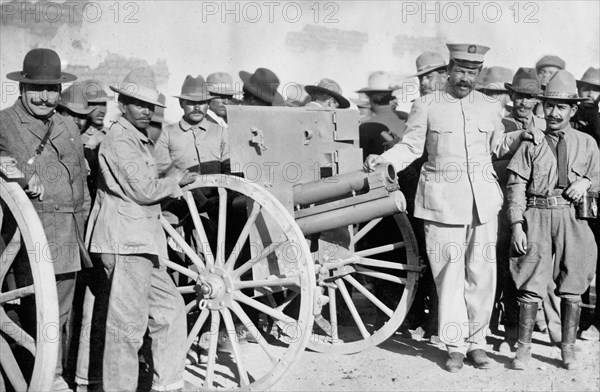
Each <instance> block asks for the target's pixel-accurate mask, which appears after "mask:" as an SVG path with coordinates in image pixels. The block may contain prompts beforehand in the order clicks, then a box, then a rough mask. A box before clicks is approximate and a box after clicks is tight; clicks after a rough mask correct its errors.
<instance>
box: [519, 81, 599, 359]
mask: <svg viewBox="0 0 600 392" xmlns="http://www.w3.org/2000/svg"><path fill="white" fill-rule="evenodd" d="M539 98H540V99H542V102H543V108H544V113H545V115H546V117H545V118H546V124H547V125H546V131H545V133H546V135H545V138H544V139H543V140H542V142H541V143H539V144H537V145H536V144H533V143H523V144H521V146H520V147H519V149H518V150H517V152H516V154H515V155H514V157H513V159H512V160H511V161H510V164H509V165H508V170H509V178H508V201H509V208H508V216H509V219H510V222H511V225H512V227H513V234H512V245H513V249H514V251H515V257H513V258H512V259H511V273H512V275H513V278H514V280H515V284H516V286H517V289H518V290H519V292H518V298H519V302H520V305H519V307H520V310H519V340H518V348H517V353H516V356H515V358H514V359H513V361H512V367H513V369H524V368H526V366H527V364H528V362H529V360H530V359H531V335H532V332H533V324H534V320H535V314H536V312H537V308H538V304H539V303H540V302H541V301H542V299H543V298H544V296H545V295H546V292H547V287H548V281H550V280H554V281H555V283H556V294H557V295H558V296H559V297H560V298H561V304H560V307H561V309H560V313H561V315H560V316H561V326H562V338H561V341H562V343H561V354H562V360H563V365H564V367H565V368H567V369H574V368H576V367H577V366H578V361H577V358H576V356H575V340H576V337H577V326H578V323H579V316H580V311H581V294H583V293H584V292H585V290H586V289H587V288H588V286H589V284H590V282H591V280H592V276H593V274H594V268H595V264H596V257H597V253H596V247H595V246H591V244H594V235H593V233H592V231H591V229H590V227H589V225H588V222H587V221H586V220H584V219H579V218H578V217H576V213H575V207H574V203H576V202H577V201H578V200H579V199H580V198H581V197H582V196H583V195H584V193H585V192H587V191H588V189H590V188H593V189H594V190H596V189H598V185H599V184H598V180H599V177H600V173H599V171H600V169H599V168H600V158H599V155H600V153H599V151H598V146H597V145H596V142H595V141H594V139H593V138H592V137H591V136H589V135H586V134H584V133H582V132H577V131H575V130H573V129H572V128H571V126H570V125H569V121H570V120H571V118H572V117H573V115H575V112H576V111H577V102H579V101H581V100H582V98H581V97H578V96H577V87H576V82H575V78H574V77H573V75H571V74H570V73H569V72H567V71H558V72H557V73H556V74H555V75H554V76H553V77H552V78H551V79H550V81H549V82H548V84H547V86H546V90H545V91H544V94H543V95H541V96H539Z"/></svg>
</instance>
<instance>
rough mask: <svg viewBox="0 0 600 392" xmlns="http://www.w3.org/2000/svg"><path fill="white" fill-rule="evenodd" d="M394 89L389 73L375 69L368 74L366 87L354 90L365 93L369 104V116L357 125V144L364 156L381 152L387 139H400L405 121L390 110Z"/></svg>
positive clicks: (404, 128) (404, 127)
mask: <svg viewBox="0 0 600 392" xmlns="http://www.w3.org/2000/svg"><path fill="white" fill-rule="evenodd" d="M394 90H395V88H394V87H393V86H392V85H391V81H390V75H389V74H388V73H387V72H384V71H376V72H373V73H371V74H370V75H369V79H368V85H367V87H363V88H361V89H360V90H357V91H356V92H357V93H359V94H361V93H362V94H365V95H366V96H367V97H368V98H369V104H370V105H371V114H370V116H369V117H368V118H367V119H365V120H364V121H363V122H362V123H361V124H360V127H359V145H360V147H361V148H362V149H363V156H364V157H365V158H366V157H367V156H369V155H371V154H381V153H382V152H383V151H384V149H385V147H384V144H385V143H386V141H387V140H388V139H402V136H403V135H404V132H405V130H406V121H404V120H401V119H400V118H399V117H398V115H397V114H396V113H395V112H394V111H393V110H392V100H393V99H394V96H393V95H392V92H393V91H394ZM392 135H394V136H392ZM384 137H385V138H384Z"/></svg>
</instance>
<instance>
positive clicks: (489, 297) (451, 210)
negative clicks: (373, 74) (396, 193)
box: [365, 44, 504, 372]
mask: <svg viewBox="0 0 600 392" xmlns="http://www.w3.org/2000/svg"><path fill="white" fill-rule="evenodd" d="M447 46H448V49H449V51H450V63H449V65H448V72H449V78H448V84H447V85H446V88H445V89H444V90H443V91H436V92H434V93H432V94H428V95H425V96H424V97H421V98H420V99H418V100H415V101H414V104H413V107H412V110H411V112H410V114H409V117H408V122H407V131H406V134H405V135H404V138H403V139H402V141H400V143H398V144H396V145H394V147H392V148H391V149H389V150H388V151H386V152H385V153H383V154H382V155H380V156H369V157H368V158H367V160H366V161H365V169H367V170H373V169H374V167H375V166H376V165H377V164H380V163H384V162H391V163H392V164H394V166H395V167H396V170H401V169H403V168H404V167H405V166H406V165H408V164H410V163H411V162H413V161H414V160H415V159H417V158H420V157H421V156H422V154H423V151H424V150H427V152H428V160H427V162H425V164H424V165H423V167H422V169H421V176H420V179H419V185H418V189H417V195H416V200H415V214H414V215H415V216H416V217H418V218H421V219H424V220H425V224H424V226H425V241H426V247H427V256H428V258H429V264H430V266H431V271H432V274H433V278H434V281H435V283H436V287H437V293H438V298H439V324H438V326H439V336H440V340H441V341H442V342H444V343H445V344H446V346H447V348H448V351H449V356H450V358H449V359H448V360H447V362H446V369H447V370H448V371H449V372H457V371H459V370H460V369H462V366H463V360H464V357H465V354H467V355H468V356H469V358H470V360H471V362H472V363H473V365H474V366H475V367H477V368H487V367H489V366H490V362H489V359H488V357H487V355H486V352H485V347H486V340H485V339H486V332H487V329H488V323H489V321H490V315H491V311H492V306H493V303H494V293H495V287H496V265H495V261H496V253H495V245H496V235H497V215H498V211H499V210H500V207H501V206H502V192H501V190H500V187H499V185H498V182H497V181H496V179H495V174H494V173H493V170H491V154H492V152H493V151H494V148H495V146H496V144H497V143H498V141H499V140H500V138H501V137H502V134H503V132H504V127H503V126H502V123H501V121H500V117H499V116H498V111H497V110H496V105H494V104H493V103H490V102H489V100H488V99H486V97H485V96H484V95H483V94H481V93H479V92H478V91H475V90H474V87H475V82H476V80H477V77H478V75H479V72H480V70H481V67H482V66H483V57H484V54H485V53H486V52H487V51H488V50H489V48H488V47H486V46H482V45H468V44H464V45H463V44H448V45H447Z"/></svg>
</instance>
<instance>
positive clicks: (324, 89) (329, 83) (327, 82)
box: [304, 78, 350, 109]
mask: <svg viewBox="0 0 600 392" xmlns="http://www.w3.org/2000/svg"><path fill="white" fill-rule="evenodd" d="M304 89H305V90H306V92H307V93H309V94H310V95H317V94H327V95H330V96H332V97H333V98H335V100H336V101H337V102H338V104H339V109H347V108H349V107H350V101H348V100H347V99H346V98H344V97H343V96H342V94H343V92H342V88H341V87H340V85H339V84H337V83H336V82H335V81H334V80H331V79H327V78H323V79H321V81H319V84H317V85H316V86H312V85H311V86H305V87H304Z"/></svg>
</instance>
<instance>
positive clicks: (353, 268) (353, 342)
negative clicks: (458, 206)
mask: <svg viewBox="0 0 600 392" xmlns="http://www.w3.org/2000/svg"><path fill="white" fill-rule="evenodd" d="M382 226H385V228H382ZM390 227H395V229H396V232H395V233H392V232H390V231H389V229H390ZM382 231H385V232H387V233H388V234H393V235H391V236H388V237H391V238H393V240H392V241H389V242H387V241H385V240H383V241H381V240H380V241H378V243H377V242H376V243H373V241H369V237H378V236H379V234H380V233H381V232H382ZM382 242H383V243H382ZM388 260H389V261H388ZM336 265H338V266H340V267H336ZM323 267H326V268H325V269H323ZM421 270H422V266H421V265H420V259H419V250H418V246H417V241H416V237H415V234H414V232H413V230H412V227H411V225H410V221H409V219H408V217H407V215H406V214H405V213H401V214H396V215H394V216H393V217H387V218H379V219H375V220H373V221H371V222H369V223H367V224H365V225H362V226H361V228H360V230H359V231H358V232H357V233H355V234H354V236H353V237H352V238H351V240H350V244H349V250H348V252H347V254H344V255H343V256H342V257H341V258H338V259H333V260H327V258H326V257H325V258H321V259H320V272H321V273H320V275H319V276H320V279H319V282H318V284H319V285H320V286H321V287H322V293H323V295H324V296H325V298H326V302H327V303H326V304H325V305H324V306H323V309H322V312H321V315H318V316H317V317H316V325H315V326H314V327H313V334H312V336H311V339H310V341H309V345H308V347H309V348H310V349H312V350H315V351H319V352H326V353H332V354H351V353H356V352H360V351H363V350H365V349H367V348H369V347H372V346H375V345H378V344H380V343H381V342H383V341H385V340H386V339H387V338H389V337H390V336H392V335H393V334H394V333H395V332H396V330H397V329H398V328H399V327H400V325H401V324H402V322H403V321H404V319H405V317H406V314H407V312H408V310H409V309H410V305H411V304H412V301H413V299H414V295H415V292H416V289H417V283H418V278H419V273H420V271H421ZM338 276H339V277H338ZM336 277H337V278H336ZM388 282H389V283H388ZM384 284H385V285H386V287H389V286H390V285H391V287H393V288H395V289H396V290H397V291H396V292H398V293H399V294H400V295H397V296H396V297H395V298H388V297H387V295H382V294H381V293H379V292H378V290H379V289H380V288H381V287H382V286H383V285H384ZM350 287H351V288H352V291H350V290H349V288H350ZM400 288H402V289H400ZM392 297H393V296H392ZM340 304H341V305H340ZM375 309H377V311H374V310H375ZM344 319H345V320H344Z"/></svg>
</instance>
